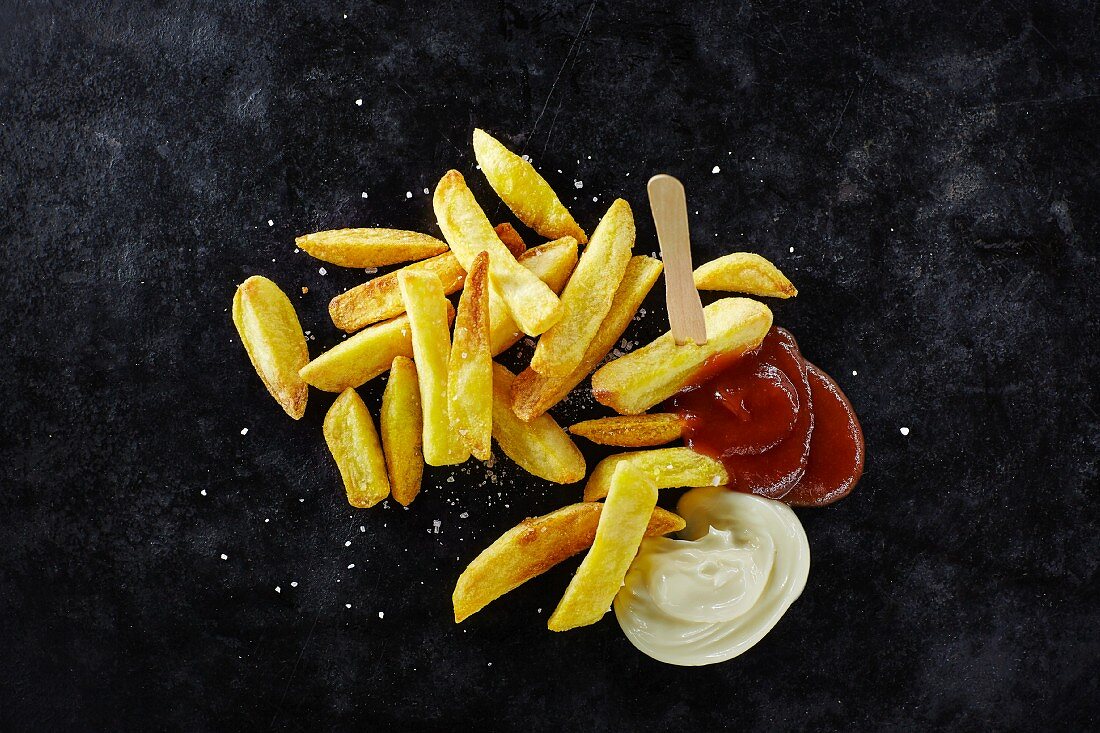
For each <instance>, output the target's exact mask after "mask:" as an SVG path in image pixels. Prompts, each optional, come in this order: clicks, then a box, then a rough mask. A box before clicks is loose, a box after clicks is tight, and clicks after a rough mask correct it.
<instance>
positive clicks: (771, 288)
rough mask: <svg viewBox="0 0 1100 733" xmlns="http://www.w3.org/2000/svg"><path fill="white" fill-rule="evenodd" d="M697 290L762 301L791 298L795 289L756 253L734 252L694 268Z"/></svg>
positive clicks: (796, 290)
mask: <svg viewBox="0 0 1100 733" xmlns="http://www.w3.org/2000/svg"><path fill="white" fill-rule="evenodd" d="M695 287H697V288H698V289H699V290H726V291H729V292H731V293H747V294H749V295H760V296H763V297H765V298H793V297H794V296H796V295H798V289H797V288H795V286H794V284H793V283H792V282H791V281H790V280H788V279H787V276H786V275H784V274H783V273H782V272H780V271H779V268H778V267H776V266H775V265H773V264H772V263H771V262H768V260H766V259H764V258H763V257H761V256H760V255H758V254H753V253H752V252H734V253H733V254H728V255H726V256H725V257H719V258H718V259H716V260H711V261H710V262H707V263H706V264H702V265H699V267H697V268H695Z"/></svg>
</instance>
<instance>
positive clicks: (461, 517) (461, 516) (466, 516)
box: [458, 512, 470, 519]
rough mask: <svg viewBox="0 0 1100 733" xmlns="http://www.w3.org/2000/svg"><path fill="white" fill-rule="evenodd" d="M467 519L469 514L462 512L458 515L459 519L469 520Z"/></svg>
mask: <svg viewBox="0 0 1100 733" xmlns="http://www.w3.org/2000/svg"><path fill="white" fill-rule="evenodd" d="M469 517H470V513H469V512H462V513H461V514H459V515H458V518H459V519H469Z"/></svg>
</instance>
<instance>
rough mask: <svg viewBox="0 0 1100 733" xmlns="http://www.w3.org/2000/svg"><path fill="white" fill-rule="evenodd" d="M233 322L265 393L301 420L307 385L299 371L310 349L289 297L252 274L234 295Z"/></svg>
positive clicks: (307, 358) (276, 286) (307, 359)
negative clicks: (264, 388)
mask: <svg viewBox="0 0 1100 733" xmlns="http://www.w3.org/2000/svg"><path fill="white" fill-rule="evenodd" d="M233 323H234V325H236V327H237V332H238V333H239V334H240V335H241V343H242V344H244V350H245V351H246V352H248V358H249V359H250V360H251V361H252V366H253V367H255V368H256V373H257V374H259V375H260V379H262V380H263V383H264V386H265V387H267V391H268V392H270V393H271V396H272V397H274V398H275V401H276V402H278V403H279V405H280V406H281V407H282V408H283V409H284V410H285V411H286V414H288V415H290V416H291V417H292V418H294V419H295V420H298V419H301V417H302V415H304V414H305V412H306V399H307V398H308V397H309V386H308V385H307V384H306V383H305V381H304V380H303V379H302V378H301V377H300V376H299V375H298V370H300V369H301V368H302V367H304V366H305V365H306V363H307V362H309V349H308V348H307V347H306V336H305V334H304V333H303V332H302V324H301V323H300V322H299V321H298V314H297V313H295V312H294V305H293V304H292V303H291V302H290V298H288V297H286V294H285V293H284V292H283V291H282V290H280V289H279V286H278V285H276V284H275V283H273V282H271V281H270V280H268V279H267V278H266V277H260V276H259V275H253V276H252V277H250V278H248V279H247V280H245V281H244V282H243V283H241V284H240V285H239V286H238V287H237V292H236V293H234V294H233Z"/></svg>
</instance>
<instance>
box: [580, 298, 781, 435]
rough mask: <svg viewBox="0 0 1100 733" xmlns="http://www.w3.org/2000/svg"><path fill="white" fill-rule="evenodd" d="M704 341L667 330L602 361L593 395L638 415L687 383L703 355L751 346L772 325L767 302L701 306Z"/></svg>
mask: <svg viewBox="0 0 1100 733" xmlns="http://www.w3.org/2000/svg"><path fill="white" fill-rule="evenodd" d="M703 316H704V318H705V319H706V324H707V334H708V339H709V340H708V341H707V342H706V343H705V344H703V345H702V346H700V345H698V344H696V343H694V342H691V341H689V342H688V343H685V344H680V345H677V344H676V342H675V341H674V340H673V338H672V334H671V333H666V334H664V335H663V336H659V337H658V338H657V339H656V340H654V341H653V342H651V343H649V344H647V345H646V346H643V347H642V348H640V349H638V350H637V351H634V352H631V353H629V354H627V355H625V356H621V357H619V358H618V359H615V360H614V361H612V362H609V363H607V364H605V365H604V366H602V367H600V369H599V370H598V371H597V372H596V373H595V374H593V375H592V395H593V396H594V397H595V398H596V401H597V402H599V403H600V404H604V405H607V406H608V407H610V408H612V409H614V410H615V411H616V412H618V413H620V414H623V415H637V414H639V413H642V412H645V411H646V410H648V409H649V408H650V407H653V406H654V405H656V404H657V403H658V402H661V401H663V400H666V399H668V398H669V397H671V396H672V395H674V394H676V393H677V392H678V391H680V390H681V389H682V388H683V387H684V386H686V385H687V384H688V383H689V382H690V381H691V379H692V377H693V376H694V375H695V373H696V372H697V371H699V369H700V368H701V367H702V366H703V364H704V363H705V362H706V360H707V359H709V358H711V357H712V356H716V355H718V354H725V353H729V352H734V353H737V352H745V351H749V350H751V349H755V348H756V347H757V346H759V345H760V342H761V341H763V340H764V336H765V335H767V333H768V329H769V328H771V325H772V312H771V310H769V309H768V306H766V305H764V304H763V303H760V302H759V301H755V300H750V299H748V298H723V299H722V300H718V301H715V302H714V303H711V304H710V305H708V306H707V307H706V308H704V309H703Z"/></svg>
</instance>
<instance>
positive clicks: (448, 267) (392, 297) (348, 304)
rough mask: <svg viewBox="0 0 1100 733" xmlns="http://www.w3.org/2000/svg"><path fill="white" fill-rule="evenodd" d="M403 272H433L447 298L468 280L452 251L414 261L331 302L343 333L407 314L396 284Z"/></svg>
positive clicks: (332, 315) (330, 314)
mask: <svg viewBox="0 0 1100 733" xmlns="http://www.w3.org/2000/svg"><path fill="white" fill-rule="evenodd" d="M403 270H409V271H416V272H430V273H432V274H433V275H435V276H436V277H438V278H439V282H440V283H442V284H443V292H444V293H445V294H447V295H450V294H451V293H457V292H458V291H459V290H461V289H462V283H463V282H464V281H465V279H466V271H465V270H463V269H462V265H460V264H458V260H457V259H456V258H455V256H454V253H453V252H444V253H443V254H441V255H436V256H435V257H431V258H429V259H426V260H423V261H421V262H414V263H413V264H411V265H406V266H405V267H403V268H401V269H400V270H394V271H393V272H389V273H386V274H385V275H380V276H379V277H376V278H373V279H371V280H368V281H367V282H365V283H363V284H362V285H356V286H355V287H354V288H352V289H351V290H348V291H345V292H343V293H340V294H339V295H337V296H336V297H335V298H333V299H332V300H331V301H329V304H328V314H329V316H330V317H331V318H332V322H333V324H334V325H335V326H336V327H337V328H339V329H340V330H341V331H347V332H348V333H352V332H353V331H358V330H359V329H361V328H363V327H365V326H369V325H370V324H372V323H377V322H378V321H384V320H385V319H387V318H393V317H394V316H399V315H401V314H402V313H404V312H405V301H403V300H401V288H400V287H398V285H397V276H398V273H400V272H402V271H403Z"/></svg>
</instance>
